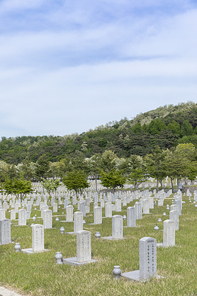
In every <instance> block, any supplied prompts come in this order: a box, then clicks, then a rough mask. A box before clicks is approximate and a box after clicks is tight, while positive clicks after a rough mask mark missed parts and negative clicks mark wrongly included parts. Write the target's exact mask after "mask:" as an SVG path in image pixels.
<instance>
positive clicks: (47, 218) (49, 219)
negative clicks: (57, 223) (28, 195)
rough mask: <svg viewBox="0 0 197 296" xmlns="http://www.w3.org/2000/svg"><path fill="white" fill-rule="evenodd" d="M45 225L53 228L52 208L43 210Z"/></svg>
mask: <svg viewBox="0 0 197 296" xmlns="http://www.w3.org/2000/svg"><path fill="white" fill-rule="evenodd" d="M43 225H44V229H51V228H52V211H51V210H45V211H43Z"/></svg>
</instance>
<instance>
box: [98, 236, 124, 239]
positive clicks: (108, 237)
mask: <svg viewBox="0 0 197 296" xmlns="http://www.w3.org/2000/svg"><path fill="white" fill-rule="evenodd" d="M101 238H103V239H109V240H120V239H126V237H123V238H113V237H112V236H103V237H101Z"/></svg>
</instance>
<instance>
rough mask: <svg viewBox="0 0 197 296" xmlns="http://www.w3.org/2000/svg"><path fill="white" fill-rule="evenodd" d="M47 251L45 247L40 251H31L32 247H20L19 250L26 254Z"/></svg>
mask: <svg viewBox="0 0 197 296" xmlns="http://www.w3.org/2000/svg"><path fill="white" fill-rule="evenodd" d="M46 251H48V250H47V249H44V250H42V251H37V252H33V249H32V248H29V249H22V250H21V252H23V253H26V254H36V253H42V252H46Z"/></svg>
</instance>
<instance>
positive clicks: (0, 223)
mask: <svg viewBox="0 0 197 296" xmlns="http://www.w3.org/2000/svg"><path fill="white" fill-rule="evenodd" d="M10 243H11V227H10V220H9V219H2V220H0V245H6V244H10Z"/></svg>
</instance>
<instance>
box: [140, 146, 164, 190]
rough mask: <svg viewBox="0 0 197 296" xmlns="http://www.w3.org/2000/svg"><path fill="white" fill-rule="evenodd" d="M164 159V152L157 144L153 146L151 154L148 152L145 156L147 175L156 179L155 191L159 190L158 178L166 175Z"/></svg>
mask: <svg viewBox="0 0 197 296" xmlns="http://www.w3.org/2000/svg"><path fill="white" fill-rule="evenodd" d="M164 159H165V153H164V152H163V151H162V150H161V148H160V147H159V146H156V147H155V149H154V150H153V151H152V154H149V155H147V156H146V157H145V161H146V166H147V169H148V173H149V175H150V176H151V177H153V178H155V179H156V180H157V192H158V190H159V180H161V179H162V178H164V177H165V176H166V171H165V168H164Z"/></svg>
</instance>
